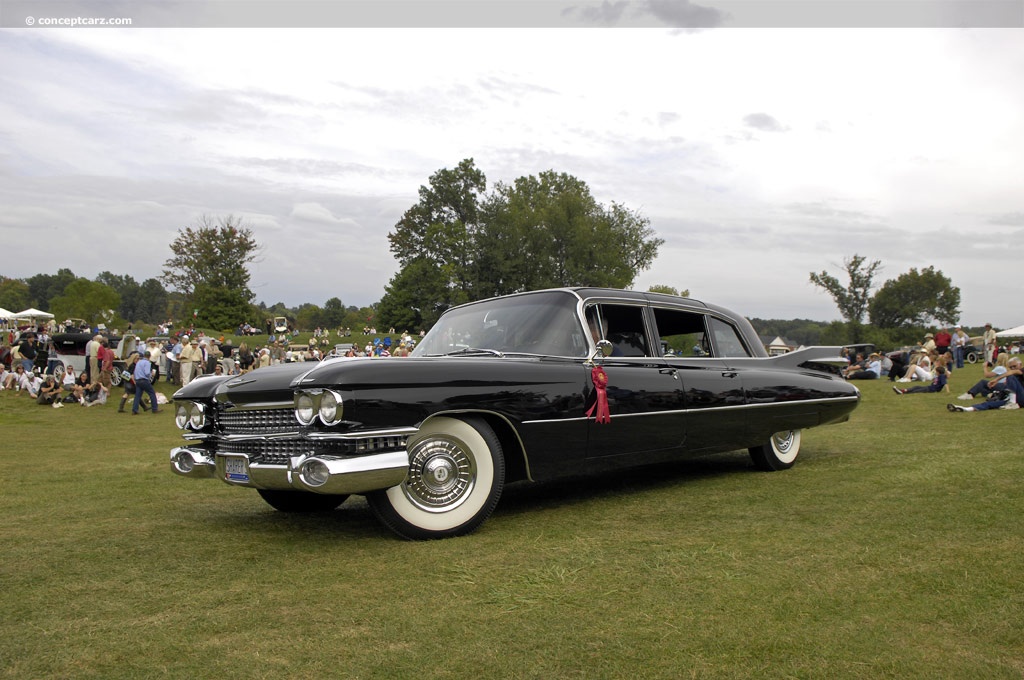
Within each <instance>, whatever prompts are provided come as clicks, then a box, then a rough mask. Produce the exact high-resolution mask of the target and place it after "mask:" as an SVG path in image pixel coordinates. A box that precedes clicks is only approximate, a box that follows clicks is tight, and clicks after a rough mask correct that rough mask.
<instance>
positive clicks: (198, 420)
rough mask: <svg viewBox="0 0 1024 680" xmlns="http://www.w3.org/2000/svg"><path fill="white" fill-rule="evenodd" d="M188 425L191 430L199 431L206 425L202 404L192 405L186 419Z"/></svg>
mask: <svg viewBox="0 0 1024 680" xmlns="http://www.w3.org/2000/svg"><path fill="white" fill-rule="evenodd" d="M188 422H189V425H191V426H192V429H193V430H201V429H203V426H205V425H206V410H205V409H204V408H203V405H202V404H192V410H191V412H190V413H189V417H188Z"/></svg>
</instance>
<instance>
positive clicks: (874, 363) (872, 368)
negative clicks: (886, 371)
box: [846, 352, 882, 380]
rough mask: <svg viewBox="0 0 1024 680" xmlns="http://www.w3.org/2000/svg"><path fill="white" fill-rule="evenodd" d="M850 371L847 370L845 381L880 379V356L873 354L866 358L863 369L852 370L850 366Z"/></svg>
mask: <svg viewBox="0 0 1024 680" xmlns="http://www.w3.org/2000/svg"><path fill="white" fill-rule="evenodd" d="M858 356H859V355H858ZM850 369H853V370H850ZM850 369H847V373H846V379H847V380H877V379H878V378H880V377H882V355H880V354H878V353H877V352H875V353H873V354H872V355H871V356H869V357H868V358H867V360H866V361H865V362H864V363H863V367H861V368H856V369H854V368H853V366H851V367H850Z"/></svg>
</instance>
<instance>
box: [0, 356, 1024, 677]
mask: <svg viewBox="0 0 1024 680" xmlns="http://www.w3.org/2000/svg"><path fill="white" fill-rule="evenodd" d="M396 361H397V359H396ZM980 370H981V369H980V368H979V367H970V368H968V369H964V370H961V371H957V372H956V373H955V374H954V375H953V379H952V385H953V393H952V394H950V395H934V394H923V395H907V396H902V397H900V396H897V395H895V394H893V393H892V391H891V383H889V382H888V381H879V382H862V383H860V387H861V388H862V389H863V392H864V399H863V403H862V405H861V407H860V408H859V409H858V410H857V412H856V413H855V414H854V417H853V418H852V420H851V421H850V422H848V423H845V424H841V425H835V426H828V427H824V428H820V429H814V430H809V431H807V432H806V433H805V434H804V443H803V450H802V454H801V458H800V460H799V461H798V463H797V465H796V467H794V468H793V469H792V470H789V471H786V472H779V473H771V474H768V473H760V472H755V471H753V469H752V468H751V466H750V462H749V458H748V457H747V456H746V454H745V452H736V453H732V454H726V455H719V456H714V457H709V458H705V459H701V460H698V461H691V462H686V463H679V464H675V465H668V466H659V467H656V468H648V469H642V470H637V471H633V472H629V473H626V474H617V475H607V476H602V477H597V478H581V479H573V480H569V481H563V482H558V483H551V484H544V485H520V486H512V487H509V488H508V489H507V490H506V493H505V495H504V496H503V499H502V502H501V504H500V505H499V507H498V510H497V512H496V513H495V515H494V516H493V517H492V518H491V519H490V520H489V521H488V522H487V523H485V524H484V526H483V527H482V528H481V529H480V530H479V531H478V532H477V533H475V534H473V535H471V536H468V537H464V538H459V539H452V540H445V541H434V542H426V543H409V542H404V541H401V540H398V539H396V538H394V537H393V536H392V535H391V534H390V533H388V532H387V531H386V530H385V529H383V528H382V527H381V526H380V525H378V524H377V523H376V521H375V520H374V518H373V517H372V515H371V513H370V512H369V510H368V508H367V506H366V504H365V503H364V502H363V501H362V499H361V498H355V499H351V500H350V501H349V502H348V503H346V504H345V505H343V506H342V507H341V508H339V509H338V510H337V511H336V512H333V513H330V514H325V515H314V516H301V517H299V516H289V515H285V514H282V513H278V512H276V511H274V510H272V509H271V508H270V507H269V506H267V505H265V504H264V503H263V502H262V501H261V500H260V499H259V497H258V496H257V495H256V493H255V492H253V491H251V490H241V489H232V488H229V487H227V486H226V485H223V484H220V483H218V482H215V481H212V480H209V481H194V480H188V479H185V478H182V477H177V476H175V475H173V474H171V472H170V471H169V469H168V463H167V457H168V456H167V452H168V450H169V449H170V448H171V447H172V446H174V445H175V444H176V442H178V441H180V437H179V435H178V431H177V430H176V428H175V427H174V425H173V422H172V415H171V413H170V412H169V410H168V412H165V413H164V414H157V415H153V414H149V413H144V414H140V415H139V416H137V417H132V416H130V415H126V414H118V413H117V412H116V410H117V409H116V403H113V404H108V405H106V406H105V407H98V408H90V409H85V408H81V407H72V406H69V407H66V408H64V409H60V410H55V409H51V408H47V407H42V406H36V405H35V404H34V403H32V402H30V401H29V400H28V399H27V398H17V397H14V396H13V395H11V394H10V393H8V392H3V393H0V427H2V432H3V439H4V446H3V449H2V452H0V485H2V493H0V518H2V519H0V526H2V531H0V536H2V537H3V541H2V555H3V557H2V572H0V573H2V588H0V669H2V670H0V676H2V677H10V678H33V679H35V678H103V679H108V678H164V677H167V678H416V679H421V678H451V679H453V680H463V679H466V678H545V679H547V678H587V679H590V678H686V677H694V678H957V679H963V678H979V679H991V678H1015V679H1019V678H1021V677H1024V587H1022V578H1024V549H1022V548H1024V540H1022V539H1024V493H1022V484H1024V481H1022V480H1024V450H1022V447H1021V443H1020V442H1021V432H1022V430H1024V428H1022V426H1024V410H1018V411H994V412H988V413H967V414H951V413H948V412H947V411H946V409H945V405H946V403H947V402H948V401H951V400H952V398H953V397H955V395H956V394H957V393H958V392H960V391H963V389H964V388H966V387H967V386H968V385H969V384H971V383H973V382H974V381H975V380H977V379H978V377H980ZM161 385H163V383H161Z"/></svg>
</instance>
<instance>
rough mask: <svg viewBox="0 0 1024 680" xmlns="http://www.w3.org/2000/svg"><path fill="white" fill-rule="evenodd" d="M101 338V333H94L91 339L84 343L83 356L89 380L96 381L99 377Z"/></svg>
mask: <svg viewBox="0 0 1024 680" xmlns="http://www.w3.org/2000/svg"><path fill="white" fill-rule="evenodd" d="M102 340H103V336H102V335H99V334H97V335H94V336H93V338H92V340H90V341H89V342H87V343H85V356H86V365H85V367H86V369H87V370H86V374H87V375H88V376H89V382H96V381H97V380H99V377H100V358H99V357H100V341H102Z"/></svg>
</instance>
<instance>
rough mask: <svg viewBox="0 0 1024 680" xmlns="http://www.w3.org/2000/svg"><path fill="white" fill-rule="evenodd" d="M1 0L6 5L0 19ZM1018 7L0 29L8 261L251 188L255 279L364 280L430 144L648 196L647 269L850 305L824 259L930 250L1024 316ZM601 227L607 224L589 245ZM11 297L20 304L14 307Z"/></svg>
mask: <svg viewBox="0 0 1024 680" xmlns="http://www.w3.org/2000/svg"><path fill="white" fill-rule="evenodd" d="M5 25H6V24H5ZM1022 38H1024V33H1022V31H1021V30H1020V29H947V28H922V29H916V28H889V29H854V28H828V27H822V28H809V29H798V30H791V29H775V28H716V29H708V30H688V31H683V30H672V29H658V28H641V29H635V28H609V29H595V28H592V29H578V28H560V27H559V28H556V27H552V28H494V27H476V28H461V29H434V28H420V29H402V28H381V29H378V28H355V29H344V28H337V27H335V28H326V29H277V28H242V29H239V28H235V29H232V28H219V27H210V28H128V29H83V28H77V29H53V28H45V29H44V28H39V27H36V28H34V29H30V28H21V29H13V28H5V29H0V206H2V207H0V238H2V242H3V244H4V245H3V252H4V253H5V257H4V258H3V265H2V266H0V275H4V276H8V277H15V278H24V277H29V276H32V275H34V274H38V273H46V274H53V273H56V271H57V270H58V269H60V268H62V267H66V268H69V269H71V270H72V271H73V272H74V273H75V274H76V275H78V276H84V277H87V278H93V277H95V276H96V275H97V274H98V273H100V272H101V271H104V270H109V271H111V272H114V273H117V274H122V273H123V274H129V275H131V276H133V277H134V278H135V279H136V280H138V281H139V282H141V281H143V280H145V279H147V278H150V277H157V276H159V274H160V271H161V266H162V264H163V263H164V262H165V261H166V260H167V259H168V258H169V257H170V256H171V251H170V248H169V244H170V242H171V241H172V240H173V239H174V238H175V236H176V235H177V232H178V230H179V229H181V228H183V227H186V226H189V225H194V224H196V223H197V221H198V219H199V218H200V217H201V216H202V215H207V216H210V217H213V218H218V217H224V216H227V215H235V216H236V217H240V218H242V219H243V220H244V223H245V224H246V225H247V226H249V227H250V228H251V229H252V230H253V232H254V234H255V237H256V239H257V241H259V242H260V243H261V244H262V245H263V252H262V254H261V257H260V259H259V261H258V263H256V264H254V265H253V267H252V284H253V290H254V292H255V293H256V297H257V301H263V302H266V303H267V304H273V303H276V302H279V301H280V302H284V303H285V304H286V305H288V306H295V305H298V304H301V303H303V302H311V303H314V304H318V305H323V303H324V302H325V301H326V300H327V299H329V298H331V297H335V296H337V297H339V298H341V300H342V301H343V302H344V303H345V304H346V305H359V306H362V305H366V304H370V303H373V302H376V301H377V300H379V299H380V297H381V296H382V294H383V289H384V286H385V284H387V282H388V280H389V279H390V278H391V277H392V276H393V275H394V273H395V271H396V262H395V260H394V259H393V258H392V256H391V254H390V251H389V249H388V241H387V234H388V232H389V231H390V230H391V229H393V227H394V225H395V223H396V222H397V221H398V219H399V218H400V217H401V215H402V213H403V212H404V211H405V210H406V209H408V208H409V207H410V206H412V205H413V204H414V203H415V202H416V201H417V198H418V197H417V190H418V188H419V187H420V186H421V185H424V184H426V183H427V182H428V179H429V177H430V175H431V174H433V173H434V172H436V171H437V170H439V169H441V168H451V167H454V166H455V165H457V164H458V163H459V161H461V160H462V159H464V158H470V157H471V158H473V159H475V162H476V165H477V167H479V168H480V169H481V170H482V171H483V172H484V173H485V174H486V175H487V179H488V185H489V186H490V185H493V183H495V182H497V181H502V182H511V181H513V180H515V179H516V178H517V177H520V176H524V175H535V174H537V173H539V172H542V171H545V170H554V171H556V172H565V173H569V174H571V175H574V176H575V177H577V178H579V179H581V180H583V181H584V182H586V183H587V184H588V185H589V186H590V188H591V190H592V192H593V194H594V196H595V197H596V198H597V200H598V201H600V202H602V203H604V204H608V203H610V202H612V201H616V202H619V203H622V204H624V205H626V206H627V207H629V208H631V209H634V210H638V211H640V212H641V213H642V214H643V215H644V216H646V217H647V218H649V219H650V223H651V227H652V228H653V229H654V230H655V232H656V233H657V235H658V236H659V237H660V238H663V239H664V240H665V244H664V246H662V248H661V251H660V253H659V255H658V258H657V260H656V261H655V263H654V265H653V267H652V268H651V269H650V270H648V271H645V272H642V273H641V274H640V276H639V277H638V278H637V280H636V282H635V285H634V287H635V288H637V289H644V290H646V289H647V287H648V286H650V285H653V284H667V285H671V286H675V287H677V288H680V289H689V290H690V292H691V294H692V295H693V297H696V298H698V299H704V300H707V301H709V302H714V303H717V304H721V305H724V306H727V307H730V308H733V309H735V310H736V311H738V312H740V313H742V314H745V315H747V316H751V317H761V318H796V317H799V318H810V319H815V320H822V321H827V320H832V319H837V318H839V315H838V312H837V310H836V308H835V305H834V303H833V302H832V300H831V298H830V297H828V295H827V294H825V293H824V292H822V291H821V290H819V289H817V288H815V287H814V286H813V285H811V284H810V283H809V281H808V274H809V272H811V271H821V270H822V269H826V270H828V271H830V272H832V273H833V274H835V275H836V276H838V277H839V278H840V279H841V280H843V281H844V282H845V277H844V276H843V272H842V262H843V259H844V258H845V257H848V256H850V255H852V254H854V253H859V254H861V255H864V256H866V257H868V258H871V259H878V260H881V261H882V263H883V269H882V271H881V276H880V278H879V279H878V283H879V284H881V283H882V282H884V281H885V280H886V279H890V278H895V277H896V276H898V275H900V274H902V273H904V272H906V271H908V270H909V269H910V268H911V267H916V268H919V269H920V268H923V267H927V266H930V265H934V266H935V267H936V268H938V269H939V270H941V271H942V272H944V273H945V274H946V275H947V276H949V277H950V278H951V279H952V281H953V283H954V285H957V286H959V287H960V289H961V291H962V303H963V304H962V321H963V322H964V323H966V324H970V325H981V324H983V323H985V322H986V321H991V322H992V323H993V324H995V325H996V326H997V327H999V328H1004V327H1009V326H1015V325H1018V324H1020V323H1024V311H1022V310H1021V309H1020V306H1019V304H1017V301H1019V299H1020V293H1021V284H1020V279H1021V275H1020V272H1021V259H1022V258H1021V250H1022V248H1024V238H1021V236H1022V233H1024V171H1022V167H1021V166H1022V159H1024V39H1022ZM597 245H598V246H600V244H597ZM15 311H16V310H15Z"/></svg>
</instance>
